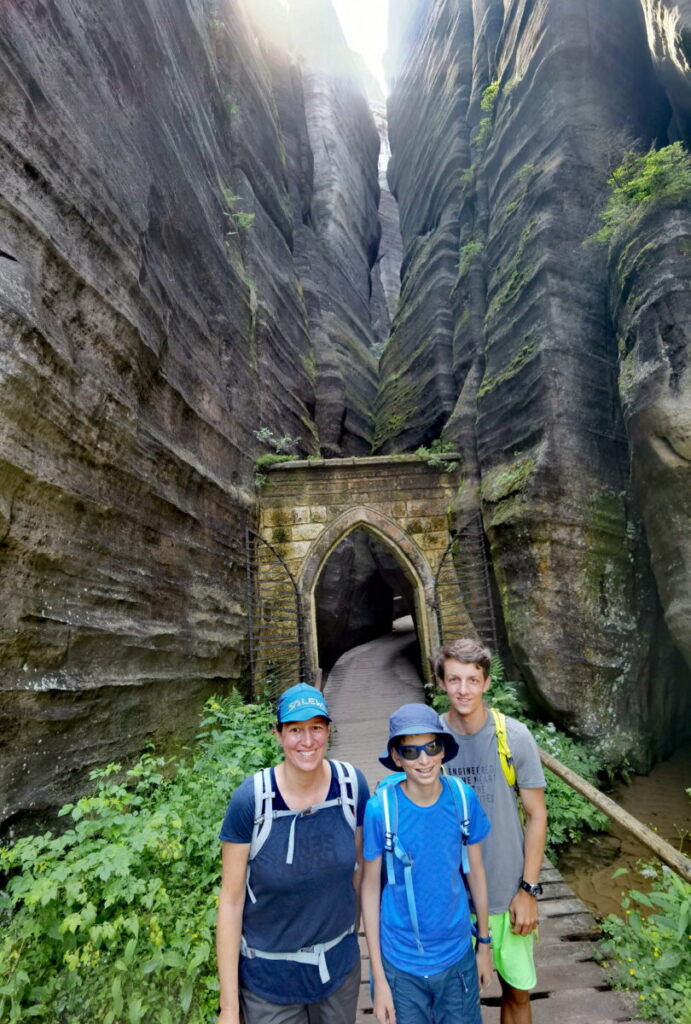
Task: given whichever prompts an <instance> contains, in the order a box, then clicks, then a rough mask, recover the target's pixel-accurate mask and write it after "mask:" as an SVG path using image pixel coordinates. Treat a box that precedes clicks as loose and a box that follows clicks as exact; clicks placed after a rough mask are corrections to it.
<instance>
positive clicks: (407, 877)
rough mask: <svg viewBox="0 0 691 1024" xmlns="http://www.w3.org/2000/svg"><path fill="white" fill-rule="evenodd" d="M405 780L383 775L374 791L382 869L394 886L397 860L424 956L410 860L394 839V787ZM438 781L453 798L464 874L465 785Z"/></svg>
mask: <svg viewBox="0 0 691 1024" xmlns="http://www.w3.org/2000/svg"><path fill="white" fill-rule="evenodd" d="M405 777H406V776H405V772H392V774H391V775H387V776H386V778H384V779H382V781H381V782H379V783H377V786H376V788H375V790H374V792H375V793H377V794H379V798H380V800H381V805H382V810H383V812H384V863H385V866H386V883H387V885H395V884H396V874H395V870H394V862H395V860H399V861H400V862H401V864H402V865H403V882H404V884H405V895H406V903H407V904H408V913H409V915H410V923H411V925H412V928H413V934H414V935H415V941H416V943H417V947H418V949H419V950H420V952H421V953H424V948H423V945H422V943H421V941H420V927H419V925H418V918H417V907H416V905H415V892H414V889H413V861H412V860H411V858H410V856H409V855H408V853H406V851H405V850H404V849H403V846H402V844H401V841H400V839H399V837H398V791H397V785H398V783H399V782H402V781H403V779H405ZM440 778H441V780H442V784H443V785H446V786H448V787H449V788H450V790H451V795H452V797H453V803H454V807H455V808H456V815H457V817H458V829H459V837H460V843H461V870H462V871H463V874H465V875H467V874H468V872H469V871H470V864H469V862H468V849H467V847H468V836H469V831H470V818H469V817H468V801H467V798H466V793H465V790H466V783H465V782H463V781H462V780H461V779H459V778H456V776H449V775H441V776H440Z"/></svg>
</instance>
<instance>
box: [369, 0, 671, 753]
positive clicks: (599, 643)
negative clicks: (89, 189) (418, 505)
mask: <svg viewBox="0 0 691 1024" xmlns="http://www.w3.org/2000/svg"><path fill="white" fill-rule="evenodd" d="M403 6H404V8H405V11H404V15H403V17H402V18H401V20H400V22H399V25H398V30H397V31H396V30H394V34H393V38H392V52H393V55H394V59H395V86H394V90H393V93H392V97H391V100H390V104H389V114H390V123H389V131H390V137H391V144H392V151H393V157H392V162H391V167H390V173H389V177H390V181H391V185H392V190H393V192H394V194H395V196H396V197H397V199H398V201H399V206H400V214H401V228H402V233H403V241H404V256H403V270H402V292H401V302H400V306H399V310H398V314H397V316H396V318H395V320H394V323H393V327H392V333H391V338H390V341H389V344H388V346H387V349H386V352H385V355H384V360H383V365H382V371H383V372H382V380H381V387H380V394H379V398H378V408H377V432H376V443H377V445H378V446H379V448H381V450H383V451H391V450H394V449H395V448H396V447H398V446H400V445H404V446H406V447H408V448H414V447H415V446H416V445H419V444H421V443H425V444H428V443H429V442H430V441H431V440H432V439H433V438H435V437H438V436H440V435H441V436H442V437H443V439H444V440H448V441H450V442H453V445H454V448H457V449H459V450H460V451H461V452H462V453H463V459H464V470H465V473H464V476H465V483H464V486H463V487H462V488H461V490H460V492H459V494H458V497H457V502H456V514H457V519H458V521H459V522H462V521H463V518H464V516H465V515H466V513H467V512H468V511H469V510H472V509H474V508H477V507H478V506H479V507H481V509H482V512H483V517H484V522H485V528H486V531H487V535H488V539H489V543H490V548H491V557H492V563H493V568H494V573H495V576H496V580H497V583H498V586H499V592H500V595H501V604H502V612H503V618H504V624H505V628H506V633H507V638H508V644H509V647H510V650H511V653H512V655H513V657H514V658H515V660H516V662H517V664H518V666H519V667H520V669H521V671H522V672H523V674H524V676H525V677H526V679H527V680H528V683H529V685H530V688H531V690H532V692H533V694H534V695H535V696H536V697H537V699H538V701H539V702H540V703H541V704H542V706H543V708H544V709H545V712H546V713H548V714H550V715H554V716H556V717H557V718H558V719H560V720H561V721H563V722H566V723H569V724H571V725H572V726H573V727H574V728H575V729H576V730H577V731H578V732H580V733H581V734H582V735H584V736H587V737H590V738H592V739H595V740H597V741H598V742H599V743H600V744H601V747H602V750H603V752H604V753H605V754H606V756H608V757H618V756H620V755H622V754H626V755H628V756H629V757H630V758H632V759H633V760H634V762H635V763H636V764H638V765H639V766H646V765H647V764H649V763H650V759H651V758H652V757H654V756H659V755H660V754H664V753H665V752H666V751H668V750H669V749H670V748H671V747H672V746H673V745H674V744H675V743H676V742H678V740H679V737H680V734H681V732H683V729H684V725H683V722H684V721H688V717H687V718H686V719H684V718H682V719H681V720H680V718H679V712H680V709H682V708H686V709H687V710H688V709H689V707H690V703H691V700H690V698H691V689H690V688H689V685H688V673H687V672H686V671H685V670H684V669H683V668H682V667H681V666H680V665H679V664H678V659H677V662H675V660H674V654H673V652H672V650H671V645H670V642H669V638H668V635H667V633H666V630H665V626H664V623H663V621H662V616H661V612H660V606H659V601H658V595H657V592H656V587H655V582H654V579H653V576H652V574H651V571H650V565H649V560H650V556H649V550H648V546H647V543H646V538H645V533H644V529H643V526H642V522H641V518H642V515H643V518H645V519H646V525H647V517H646V516H645V512H644V508H643V505H642V498H641V494H642V492H643V491H645V490H646V487H647V485H646V484H645V483H642V484H639V485H638V486H637V487H636V493H633V492H632V489H631V486H630V469H631V462H632V454H633V449H632V446H631V444H630V441H629V438H630V437H632V426H631V422H630V420H629V419H627V421H626V423H625V419H624V416H623V415H622V407H621V403H620V399H619V375H620V367H619V362H618V355H617V334H618V333H619V332H618V329H617V327H616V325H615V323H614V322H613V319H612V316H611V313H610V302H609V290H610V284H609V277H608V263H607V251H606V247H604V246H598V245H595V244H592V243H591V242H589V239H590V238H591V236H592V235H593V234H594V233H595V232H596V231H597V229H598V226H599V219H598V213H599V211H600V209H601V208H602V206H603V204H604V200H605V196H606V194H607V191H608V190H607V179H608V177H609V176H610V174H611V172H612V170H613V169H614V168H615V167H616V166H617V165H618V163H619V162H620V160H621V157H622V154H623V153H624V152H625V151H626V150H628V149H630V148H638V149H641V150H646V149H647V148H648V147H650V146H651V145H661V144H664V143H665V142H666V141H668V139H669V138H670V135H669V132H670V131H671V128H670V126H671V125H672V123H673V122H674V123H676V124H677V125H680V124H681V121H682V118H681V114H678V115H677V116H676V118H675V113H674V111H675V110H678V111H680V110H681V105H680V104H679V103H676V106H675V107H674V110H673V103H674V102H675V101H672V102H671V101H670V96H669V95H668V93H667V91H666V89H665V87H664V84H663V81H662V80H661V78H660V77H658V75H657V74H656V70H655V65H654V62H653V60H652V58H651V53H650V50H649V47H648V38H647V34H646V26H645V20H644V17H643V11H642V10H641V8H639V7H637V6H635V5H632V4H630V3H628V2H624V0H614V2H607V3H604V2H602V3H595V4H583V3H581V2H580V0H553V2H550V3H548V4H531V3H525V2H521V0H515V2H503V0H472V2H471V0H461V2H459V3H448V2H445V0H431V2H429V3H423V2H420V0H409V2H407V3H406V4H405V5H403ZM685 288H686V285H682V286H681V290H682V292H683V291H684V290H685ZM627 298H628V295H627ZM626 301H627V300H626V299H624V302H626ZM615 307H617V308H619V307H618V305H617V301H616V300H615ZM622 308H623V303H622ZM634 333H635V331H634ZM684 336H685V337H688V332H687V331H686V329H685V326H679V328H678V329H677V333H676V342H675V344H676V346H677V347H678V348H680V349H681V350H682V351H685V344H684V343H682V341H681V338H682V337H684ZM628 344H629V343H627V345H628ZM631 344H633V345H634V347H635V344H636V343H634V342H633V341H632V342H631ZM640 358H644V357H643V356H641V357H640ZM681 404H684V400H683V399H682V400H681ZM627 430H628V435H627ZM633 458H634V462H635V461H636V458H635V455H633ZM635 475H636V476H637V477H639V476H640V474H639V471H638V470H636V474H635ZM641 479H642V478H641ZM683 493H684V492H683V488H681V487H680V486H678V485H673V484H672V483H671V481H670V482H669V489H666V490H665V494H666V495H667V498H668V500H669V501H671V502H673V503H674V507H675V508H679V507H680V506H681V505H682V504H683V502H684V498H683ZM670 543H671V546H672V547H673V546H674V543H673V542H671V541H670ZM673 557H674V556H673V555H672V554H671V553H670V554H669V555H668V558H673ZM677 557H679V555H678V554H677ZM662 596H663V601H664V602H665V612H666V614H667V621H668V622H669V624H670V626H671V627H672V628H674V622H675V621H676V617H675V615H670V609H669V606H668V604H667V599H666V597H665V595H664V593H663V595H662ZM687 621H688V620H687ZM688 628H689V627H688V625H687V626H686V627H685V629H686V631H687V634H688ZM675 638H676V635H675ZM677 643H680V641H679V640H678V639H677ZM653 692H654V693H655V694H656V696H655V697H654V698H651V694H652V693H653Z"/></svg>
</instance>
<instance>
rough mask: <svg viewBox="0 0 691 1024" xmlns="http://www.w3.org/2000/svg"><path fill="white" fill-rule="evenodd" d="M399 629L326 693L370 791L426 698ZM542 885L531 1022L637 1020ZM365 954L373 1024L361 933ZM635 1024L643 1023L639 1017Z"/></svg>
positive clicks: (407, 637)
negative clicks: (399, 725) (400, 723)
mask: <svg viewBox="0 0 691 1024" xmlns="http://www.w3.org/2000/svg"><path fill="white" fill-rule="evenodd" d="M397 625H398V629H397V630H395V631H394V632H393V633H392V634H391V635H390V636H386V637H381V638H380V639H378V640H373V641H371V642H370V643H367V644H363V645H362V646H360V647H356V648H354V649H353V650H351V651H348V652H347V653H346V654H344V655H343V656H342V657H341V658H340V659H339V661H338V662H337V663H336V665H335V666H334V668H333V670H332V671H331V673H330V674H329V676H328V678H327V680H326V684H325V688H324V689H325V694H326V698H327V701H328V704H329V711H330V713H331V715H332V717H333V720H334V730H333V732H334V736H333V741H332V744H331V748H330V753H331V754H332V755H333V756H334V757H338V758H341V759H343V760H348V761H352V762H353V763H354V764H356V765H357V766H358V767H359V768H361V769H362V771H363V772H364V773H365V776H366V777H367V781H368V782H369V785H370V788H371V789H374V786H375V784H376V783H377V782H378V781H379V779H381V778H382V777H383V776H384V775H386V774H387V770H386V769H385V768H383V767H382V766H381V765H380V764H379V762H378V760H377V757H378V755H379V754H380V753H381V752H382V751H383V750H384V749H385V747H386V739H387V735H388V728H387V723H388V717H389V715H390V714H391V712H392V711H394V710H395V709H396V708H397V707H399V706H400V705H401V704H405V703H406V702H408V701H420V702H423V701H424V699H425V698H424V691H423V687H422V683H421V681H420V678H419V676H418V674H417V672H416V670H415V668H414V666H413V664H412V662H411V661H410V660H409V659H408V658H406V657H405V653H404V652H405V650H406V648H408V646H409V644H410V641H411V638H412V634H411V633H410V632H409V631H408V630H407V629H406V628H405V623H404V622H403V620H398V624H397ZM541 879H542V883H543V887H544V890H545V891H544V894H543V896H542V897H541V900H540V920H541V924H540V938H539V943H538V945H537V947H536V964H537V975H538V984H537V987H536V989H535V990H534V992H533V993H532V994H531V1005H532V1013H533V1024H619V1022H623V1021H630V1020H632V1019H633V1018H632V1009H631V1004H627V997H625V996H624V995H623V994H622V993H620V992H614V991H612V990H611V989H610V988H609V985H608V984H607V981H606V979H605V976H604V973H603V971H602V969H601V968H600V967H599V966H598V964H597V963H596V962H595V960H594V958H593V949H594V940H595V939H596V938H597V925H596V922H595V920H594V919H593V917H592V916H591V914H590V913H589V912H588V910H587V909H586V907H585V906H584V905H583V903H581V901H580V900H578V899H577V898H576V896H575V895H574V893H573V891H572V890H571V889H570V888H569V886H568V885H567V884H566V882H564V880H563V878H562V877H561V875H560V874H559V872H558V871H557V869H556V868H555V867H553V866H552V865H551V864H550V863H549V862H547V861H546V862H545V864H544V866H543V870H542V876H541ZM360 948H361V951H362V991H361V995H360V1001H359V1009H358V1018H357V1024H373V1016H372V1004H371V1001H370V996H369V984H368V978H369V963H368V957H367V944H366V942H365V939H364V936H363V935H361V936H360ZM500 991H501V990H500V987H499V982H498V980H497V977H496V975H495V977H494V980H493V982H492V985H491V986H490V988H489V989H487V990H486V991H485V992H483V994H482V1019H483V1024H499V997H500ZM636 1020H637V1021H639V1024H640V1018H636ZM459 1024H461V1022H459ZM670 1024H672V1022H670Z"/></svg>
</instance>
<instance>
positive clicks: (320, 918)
mask: <svg viewBox="0 0 691 1024" xmlns="http://www.w3.org/2000/svg"><path fill="white" fill-rule="evenodd" d="M356 772H357V778H358V805H357V812H356V821H357V824H358V825H362V822H363V818H364V812H365V806H366V803H367V798H368V796H369V789H368V786H367V781H366V779H365V777H364V775H363V774H362V772H361V771H359V769H356ZM271 782H272V787H273V790H274V792H275V794H276V795H275V797H274V800H273V807H274V810H275V811H282V810H287V807H286V804H285V802H284V800H283V797H282V796H281V794H280V791H279V789H278V787H277V785H276V776H275V773H274V771H273V769H272V770H271ZM339 795H340V785H339V782H338V778H337V776H336V771H335V768H334V766H333V764H331V786H330V788H329V792H328V794H327V799H333V798H335V797H338V796H339ZM296 817H297V820H296ZM293 822H295V832H294V837H295V849H294V853H293V862H292V864H287V863H286V854H287V850H288V839H289V833H290V829H291V825H292V824H293ZM253 824H254V787H253V781H252V776H250V777H249V778H247V779H245V780H244V782H242V783H241V784H240V785H239V786H238V788H237V789H236V790H235V792H234V793H233V796H232V798H231V801H230V803H229V805H228V810H227V811H226V816H225V818H224V820H223V825H222V826H221V834H220V838H221V840H222V842H224V843H249V842H251V841H252V827H253ZM354 868H355V841H354V837H353V830H352V828H351V827H350V826H349V825H348V822H347V821H346V820H345V817H344V814H343V810H342V808H341V807H340V806H339V805H333V806H331V807H325V808H322V809H321V810H319V811H316V812H315V813H313V814H308V815H304V816H300V812H296V814H295V815H293V814H290V815H286V816H285V817H281V818H275V819H274V822H273V824H272V826H271V833H270V834H269V838H268V839H267V841H266V843H265V844H264V846H263V847H262V848H261V850H260V851H259V853H258V854H257V856H256V857H255V858H254V860H253V861H251V864H250V885H251V887H252V892H253V893H254V895H255V896H256V900H257V902H256V903H252V902H251V900H250V899H249V897H248V898H247V899H246V900H245V907H244V911H243V919H242V931H243V935H244V936H245V939H246V940H247V944H248V946H250V947H251V948H254V949H262V950H266V951H270V952H281V951H285V952H294V951H295V950H298V949H301V948H303V947H305V946H312V945H314V944H315V943H320V942H328V941H329V940H330V939H334V938H336V937H337V936H338V935H341V934H342V933H343V932H344V931H346V929H348V928H349V927H350V926H351V925H352V924H354V922H355V890H354V889H353V870H354ZM359 955H360V953H359V949H358V942H357V935H355V934H352V935H348V936H347V937H346V938H344V939H343V941H342V942H339V943H338V945H336V946H334V947H333V949H330V950H328V952H327V953H326V964H327V967H328V969H329V975H330V979H329V981H328V982H326V984H323V983H322V981H321V979H320V976H319V968H318V967H316V966H314V965H312V964H300V963H296V962H295V961H294V960H264V959H261V958H260V957H254V958H248V957H244V956H241V957H240V983H241V985H243V986H244V987H245V988H248V989H250V991H251V992H254V993H255V995H258V996H260V997H261V998H262V999H266V1000H268V1001H269V1002H271V1003H281V1004H284V1005H285V1004H289V1003H313V1002H317V1001H318V1000H320V999H324V998H326V996H328V995H330V994H331V993H332V992H335V991H336V989H337V988H339V986H340V985H341V984H342V983H343V981H344V979H345V977H346V975H347V974H348V973H349V972H350V971H351V970H352V969H353V967H354V966H355V963H356V962H357V960H358V957H359Z"/></svg>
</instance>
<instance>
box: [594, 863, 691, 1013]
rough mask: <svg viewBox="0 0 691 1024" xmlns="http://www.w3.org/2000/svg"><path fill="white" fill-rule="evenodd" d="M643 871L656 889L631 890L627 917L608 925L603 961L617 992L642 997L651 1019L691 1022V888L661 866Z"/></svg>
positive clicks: (642, 1007) (609, 921)
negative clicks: (631, 993) (645, 890)
mask: <svg viewBox="0 0 691 1024" xmlns="http://www.w3.org/2000/svg"><path fill="white" fill-rule="evenodd" d="M640 870H641V873H642V874H643V875H644V876H647V877H649V878H653V879H654V881H653V884H652V888H651V890H650V892H648V893H647V894H646V893H642V892H639V891H638V890H636V889H633V890H631V892H629V893H628V894H627V895H626V896H624V897H623V899H622V907H623V909H624V914H623V916H622V917H616V916H615V915H614V914H610V916H609V917H608V918H607V920H606V921H605V922H604V923H603V926H602V927H603V931H604V933H605V936H606V938H605V939H604V940H603V941H602V943H601V946H600V949H599V952H598V959H600V960H601V961H602V963H603V967H605V968H606V969H607V971H608V973H609V975H610V980H611V981H612V982H613V984H614V985H615V986H616V987H617V988H623V989H627V990H629V991H633V992H637V993H638V996H639V1005H640V1014H641V1016H642V1017H645V1018H646V1020H655V1021H660V1022H661V1024H670V1022H671V1021H679V1022H680V1024H681V1022H682V1021H691V885H689V883H688V882H685V881H684V880H683V879H681V878H679V877H678V876H677V875H676V874H674V872H673V871H671V870H670V869H669V868H667V867H660V866H659V865H658V864H644V865H642V867H641V868H640ZM625 871H626V869H621V870H620V871H618V872H616V873H615V874H623V873H625Z"/></svg>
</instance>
